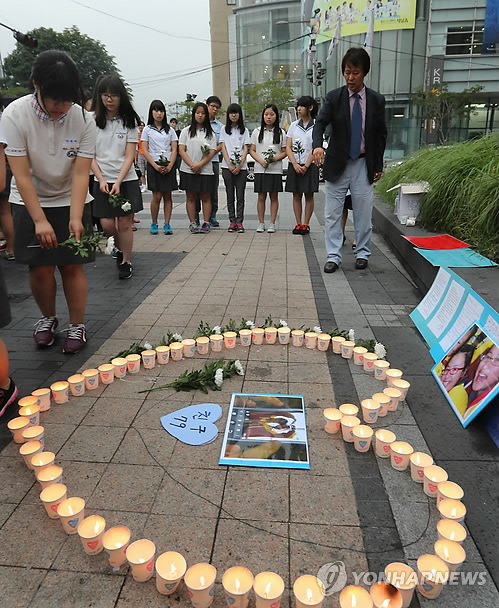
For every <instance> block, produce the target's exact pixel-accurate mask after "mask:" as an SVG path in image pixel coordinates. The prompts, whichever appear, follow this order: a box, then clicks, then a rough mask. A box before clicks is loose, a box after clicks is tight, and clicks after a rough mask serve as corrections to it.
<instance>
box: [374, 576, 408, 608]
mask: <svg viewBox="0 0 499 608" xmlns="http://www.w3.org/2000/svg"><path fill="white" fill-rule="evenodd" d="M369 593H370V595H371V599H372V601H373V604H374V608H402V595H401V593H400V591H399V590H398V589H397V587H394V586H393V585H390V583H385V582H383V581H380V582H378V583H375V584H374V585H373V586H372V587H371V589H370V590H369Z"/></svg>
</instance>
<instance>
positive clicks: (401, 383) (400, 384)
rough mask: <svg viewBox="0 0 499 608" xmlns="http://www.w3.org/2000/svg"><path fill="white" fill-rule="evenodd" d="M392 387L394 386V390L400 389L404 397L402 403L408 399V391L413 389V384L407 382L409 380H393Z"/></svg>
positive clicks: (401, 399)
mask: <svg viewBox="0 0 499 608" xmlns="http://www.w3.org/2000/svg"><path fill="white" fill-rule="evenodd" d="M392 386H393V388H396V389H398V390H399V391H400V392H401V393H402V397H401V398H400V401H405V398H406V397H407V391H408V390H409V389H410V388H411V383H410V382H407V380H404V379H401V380H393V381H392Z"/></svg>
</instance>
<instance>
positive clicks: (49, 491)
mask: <svg viewBox="0 0 499 608" xmlns="http://www.w3.org/2000/svg"><path fill="white" fill-rule="evenodd" d="M67 497H68V489H67V487H66V486H65V485H64V484H63V483H56V484H55V485H53V486H49V487H48V488H45V489H44V490H42V491H41V492H40V500H41V501H42V504H43V506H44V507H45V511H46V512H47V515H48V516H49V517H50V519H59V515H58V513H57V508H58V507H59V505H60V504H61V502H63V501H64V500H66V498H67Z"/></svg>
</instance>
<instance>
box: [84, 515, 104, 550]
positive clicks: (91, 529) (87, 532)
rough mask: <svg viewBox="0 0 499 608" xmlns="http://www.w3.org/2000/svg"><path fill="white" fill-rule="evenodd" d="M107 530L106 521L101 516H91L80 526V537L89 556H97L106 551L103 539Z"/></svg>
mask: <svg viewBox="0 0 499 608" xmlns="http://www.w3.org/2000/svg"><path fill="white" fill-rule="evenodd" d="M105 529H106V520H105V519H104V518H103V517H101V516H100V515H90V516H89V517H85V519H84V520H83V521H82V522H81V523H80V525H79V526H78V536H79V537H80V540H81V544H82V545H83V550H84V551H85V553H87V554H88V555H97V554H98V553H101V551H102V550H103V549H104V547H103V545H102V537H103V536H104V530H105Z"/></svg>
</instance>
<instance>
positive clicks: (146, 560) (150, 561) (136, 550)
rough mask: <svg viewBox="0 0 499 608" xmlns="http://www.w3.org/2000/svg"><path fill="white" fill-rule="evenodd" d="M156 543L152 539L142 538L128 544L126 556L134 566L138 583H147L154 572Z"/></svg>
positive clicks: (134, 577) (134, 575)
mask: <svg viewBox="0 0 499 608" xmlns="http://www.w3.org/2000/svg"><path fill="white" fill-rule="evenodd" d="M155 554H156V545H155V544H154V543H153V542H152V540H148V539H147V538H142V539H140V540H136V541H135V542H133V543H132V544H130V545H128V547H127V549H126V558H127V560H128V563H129V564H130V566H131V568H132V576H133V579H134V580H135V581H137V582H138V583H145V582H146V581H148V580H149V579H150V578H152V575H153V574H154V572H153V569H154V556H155Z"/></svg>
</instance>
